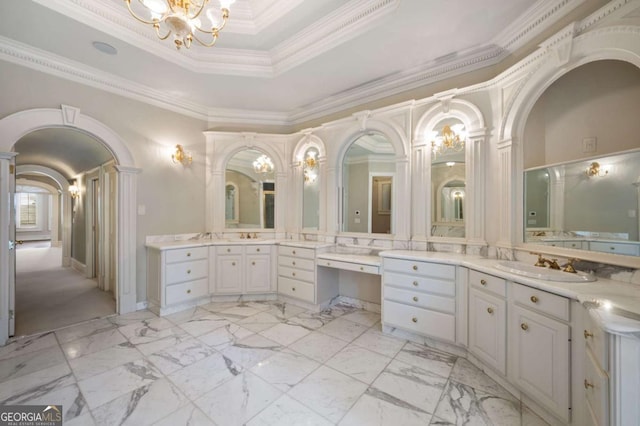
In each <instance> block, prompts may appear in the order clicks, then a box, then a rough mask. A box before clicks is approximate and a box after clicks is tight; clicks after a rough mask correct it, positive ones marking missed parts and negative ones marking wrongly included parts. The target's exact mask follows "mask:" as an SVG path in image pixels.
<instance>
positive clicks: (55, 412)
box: [0, 405, 62, 426]
mask: <svg viewBox="0 0 640 426" xmlns="http://www.w3.org/2000/svg"><path fill="white" fill-rule="evenodd" d="M61 425H62V405H0V426H61Z"/></svg>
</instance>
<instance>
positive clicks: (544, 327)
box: [508, 305, 570, 422]
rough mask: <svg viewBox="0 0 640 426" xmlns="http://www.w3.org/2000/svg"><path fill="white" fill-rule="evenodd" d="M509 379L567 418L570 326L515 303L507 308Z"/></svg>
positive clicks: (566, 419) (558, 414)
mask: <svg viewBox="0 0 640 426" xmlns="http://www.w3.org/2000/svg"><path fill="white" fill-rule="evenodd" d="M508 330H509V348H508V352H509V362H508V365H509V379H510V381H511V382H512V383H514V384H516V385H518V387H519V388H520V389H521V390H522V391H523V392H524V393H526V394H528V395H529V396H531V397H532V398H533V399H535V400H536V401H537V402H538V403H540V404H542V405H544V406H545V407H546V408H548V409H549V410H550V411H552V412H553V413H555V415H556V416H558V417H559V418H560V419H562V420H564V421H566V422H568V421H569V405H570V403H569V383H570V380H569V377H570V367H569V336H570V333H569V326H568V325H566V324H563V323H561V322H559V321H556V320H552V319H550V318H547V317H544V316H542V315H540V314H537V313H535V312H533V311H530V310H528V309H524V308H522V307H520V306H517V305H510V307H509V327H508Z"/></svg>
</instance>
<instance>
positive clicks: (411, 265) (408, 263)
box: [384, 258, 456, 280]
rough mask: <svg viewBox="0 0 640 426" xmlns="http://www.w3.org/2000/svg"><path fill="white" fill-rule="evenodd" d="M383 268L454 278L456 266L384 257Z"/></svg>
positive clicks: (413, 273) (425, 275)
mask: <svg viewBox="0 0 640 426" xmlns="http://www.w3.org/2000/svg"><path fill="white" fill-rule="evenodd" d="M384 270H385V271H394V272H402V273H404V274H412V275H420V276H423V277H434V278H445V279H450V280H454V279H455V278H456V267H455V266H453V265H442V264H439V263H427V262H416V261H413V260H402V259H390V258H385V259H384Z"/></svg>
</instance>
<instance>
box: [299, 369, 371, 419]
mask: <svg viewBox="0 0 640 426" xmlns="http://www.w3.org/2000/svg"><path fill="white" fill-rule="evenodd" d="M366 390H367V385H365V384H364V383H362V382H360V381H358V380H355V379H352V378H351V377H349V376H347V375H345V374H342V373H339V372H337V371H335V370H333V369H331V368H329V367H325V366H321V367H320V368H318V369H317V370H316V371H314V372H313V373H311V375H309V376H307V378H305V379H304V380H303V381H302V382H300V383H299V384H298V385H296V386H295V387H294V388H293V389H291V390H290V391H289V393H288V395H289V396H290V397H292V398H294V399H295V400H297V401H298V402H300V403H302V404H304V405H306V406H307V407H309V408H311V409H312V410H313V411H315V412H316V413H318V414H320V415H322V416H323V417H325V418H327V419H328V420H330V421H332V422H334V423H337V422H338V421H340V419H341V418H342V417H343V416H344V415H345V414H346V413H347V411H349V409H351V407H352V406H353V404H354V403H355V402H356V401H357V400H358V398H360V396H361V395H362V394H363V393H364V392H365V391H366Z"/></svg>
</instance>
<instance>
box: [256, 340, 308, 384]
mask: <svg viewBox="0 0 640 426" xmlns="http://www.w3.org/2000/svg"><path fill="white" fill-rule="evenodd" d="M319 366H320V364H319V363H317V362H315V361H312V360H310V359H309V358H307V357H306V356H303V355H300V354H298V353H297V352H294V351H291V350H284V351H282V352H279V353H277V354H275V355H273V356H272V357H269V358H267V359H265V360H263V361H260V362H259V363H257V364H256V365H254V366H253V367H252V368H251V372H252V373H254V374H255V375H257V376H259V377H260V378H262V379H264V380H265V381H266V382H267V383H269V384H270V385H272V386H275V387H276V388H278V389H279V390H280V391H282V392H287V391H289V389H291V388H292V387H293V386H295V385H297V384H298V383H299V382H300V381H301V380H302V379H304V378H305V377H306V376H308V375H309V374H310V373H311V372H312V371H314V370H315V369H316V368H318V367H319Z"/></svg>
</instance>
